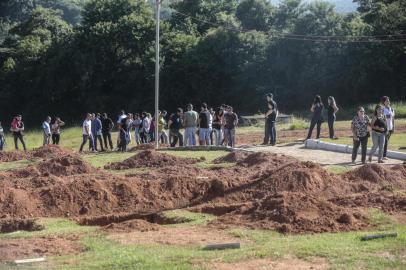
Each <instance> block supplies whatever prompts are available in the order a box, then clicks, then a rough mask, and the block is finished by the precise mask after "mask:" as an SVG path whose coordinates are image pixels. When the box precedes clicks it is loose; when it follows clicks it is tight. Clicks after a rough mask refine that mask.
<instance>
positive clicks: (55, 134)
mask: <svg viewBox="0 0 406 270" xmlns="http://www.w3.org/2000/svg"><path fill="white" fill-rule="evenodd" d="M64 125H65V122H63V121H62V120H61V118H59V117H58V116H57V117H55V120H54V123H53V124H52V125H51V131H52V144H55V145H59V141H60V139H61V127H62V126H64Z"/></svg>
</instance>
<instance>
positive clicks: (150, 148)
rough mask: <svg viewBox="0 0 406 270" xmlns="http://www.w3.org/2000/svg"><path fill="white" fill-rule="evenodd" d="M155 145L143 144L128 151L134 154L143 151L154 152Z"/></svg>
mask: <svg viewBox="0 0 406 270" xmlns="http://www.w3.org/2000/svg"><path fill="white" fill-rule="evenodd" d="M154 149H155V145H154V144H153V143H143V144H139V145H137V146H134V147H132V148H131V149H130V150H129V151H130V152H136V151H143V150H154Z"/></svg>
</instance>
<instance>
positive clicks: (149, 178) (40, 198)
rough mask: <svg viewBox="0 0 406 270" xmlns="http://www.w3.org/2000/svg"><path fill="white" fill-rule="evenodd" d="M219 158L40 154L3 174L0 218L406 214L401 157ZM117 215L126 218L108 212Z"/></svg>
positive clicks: (289, 226) (353, 226)
mask: <svg viewBox="0 0 406 270" xmlns="http://www.w3.org/2000/svg"><path fill="white" fill-rule="evenodd" d="M223 160H228V161H231V162H235V163H236V164H237V165H236V166H233V167H229V168H218V167H217V168H212V169H202V168H196V167H194V166H193V165H192V164H191V163H194V162H196V161H197V160H192V161H187V160H185V159H180V158H176V157H172V156H170V155H167V154H162V153H159V152H155V151H144V152H141V153H139V154H138V155H135V156H134V157H132V158H130V159H129V160H126V161H125V162H122V163H121V164H119V165H117V166H116V167H115V168H130V167H131V166H136V167H152V168H153V169H150V170H149V172H147V173H141V174H132V175H128V176H116V175H112V174H109V173H107V172H105V171H102V170H97V169H95V168H93V167H92V166H90V165H89V164H87V163H86V162H84V161H83V160H81V158H80V157H78V156H76V155H67V156H65V157H59V158H53V159H49V160H45V161H42V162H39V163H37V164H35V165H34V166H30V167H28V168H26V169H16V170H12V171H8V172H3V173H0V213H1V214H0V215H1V216H0V218H32V217H71V218H74V219H76V220H77V219H79V220H82V221H83V220H85V221H84V222H81V224H99V225H102V224H103V225H107V224H110V223H112V222H121V221H127V220H129V219H132V218H137V216H139V215H140V214H145V213H150V214H152V213H157V212H160V211H163V210H169V209H178V208H189V209H190V210H193V211H201V212H207V213H213V214H216V215H218V217H219V218H218V220H217V221H215V222H213V224H216V225H218V226H220V225H221V224H226V225H243V226H249V227H253V228H267V229H276V230H279V231H281V232H294V233H302V232H325V231H329V232H336V231H348V230H360V229H364V228H366V227H367V226H368V221H367V219H366V218H365V217H364V216H363V215H362V211H361V210H362V209H359V208H360V207H366V208H368V207H378V208H381V209H383V210H384V211H388V212H399V211H406V209H405V207H406V195H404V193H401V192H397V193H396V194H395V193H393V192H391V190H404V189H405V184H404V180H403V181H401V179H406V164H403V165H398V166H395V167H393V168H389V169H387V170H386V169H384V168H382V167H381V166H380V165H367V166H364V167H362V168H360V169H358V170H355V171H354V172H351V173H348V174H345V175H343V176H339V175H334V174H331V173H328V172H327V171H326V170H324V169H323V168H322V167H320V166H319V165H317V164H314V163H311V162H300V161H298V160H296V159H294V158H290V157H286V156H283V155H275V154H268V153H249V154H242V155H240V154H233V153H230V154H229V156H226V157H224V159H223ZM223 162H224V161H222V162H221V163H223ZM128 164H131V165H128ZM110 166H111V165H110ZM109 168H111V167H109ZM394 171H396V172H394ZM118 213H119V214H120V215H121V217H124V218H121V217H120V218H118V219H117V218H114V215H116V214H118ZM112 214H114V215H113V216H112ZM131 215H133V216H131ZM131 217H132V218H131ZM138 219H139V218H138ZM141 219H143V218H141ZM144 220H147V221H149V222H152V223H159V221H158V220H156V219H155V218H154V219H153V220H149V219H144ZM134 222H136V221H134ZM137 222H138V221H137ZM159 224H162V223H159ZM115 226H118V225H115ZM124 226H125V225H124Z"/></svg>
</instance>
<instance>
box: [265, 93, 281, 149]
mask: <svg viewBox="0 0 406 270" xmlns="http://www.w3.org/2000/svg"><path fill="white" fill-rule="evenodd" d="M265 97H266V103H267V107H266V108H265V109H264V112H265V136H264V142H263V143H262V144H263V145H267V144H268V143H269V140H270V138H271V136H270V135H271V134H270V133H269V131H270V130H272V127H270V125H271V124H272V123H271V122H270V119H269V117H268V116H267V113H268V111H269V104H272V107H273V108H275V110H276V111H278V106H277V104H276V102H275V100H273V94H272V93H268V94H266V95H265ZM271 144H272V142H271Z"/></svg>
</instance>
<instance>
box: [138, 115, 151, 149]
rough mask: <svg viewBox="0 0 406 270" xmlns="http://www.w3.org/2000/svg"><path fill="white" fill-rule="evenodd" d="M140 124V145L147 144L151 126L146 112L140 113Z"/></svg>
mask: <svg viewBox="0 0 406 270" xmlns="http://www.w3.org/2000/svg"><path fill="white" fill-rule="evenodd" d="M141 120H142V122H141V130H140V133H141V143H148V142H149V128H150V126H151V122H150V119H149V118H148V114H147V113H146V112H143V113H142V119H141Z"/></svg>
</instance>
